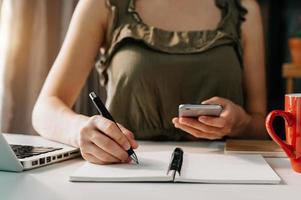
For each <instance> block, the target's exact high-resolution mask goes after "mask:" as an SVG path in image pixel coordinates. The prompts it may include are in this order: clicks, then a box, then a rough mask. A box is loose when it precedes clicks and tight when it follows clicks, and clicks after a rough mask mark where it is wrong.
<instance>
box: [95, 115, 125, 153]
mask: <svg viewBox="0 0 301 200" xmlns="http://www.w3.org/2000/svg"><path fill="white" fill-rule="evenodd" d="M92 120H94V124H95V126H96V127H97V128H98V129H99V130H100V131H102V132H103V133H104V134H106V135H108V136H109V137H110V138H112V139H113V140H114V141H116V142H117V143H118V144H119V145H120V146H122V147H123V148H124V149H125V150H128V149H130V147H131V146H130V142H129V141H128V139H127V137H126V136H125V135H124V134H123V133H122V132H121V131H120V130H119V128H118V127H117V126H116V124H115V123H114V122H112V121H110V120H108V119H106V118H104V117H102V116H94V117H92Z"/></svg>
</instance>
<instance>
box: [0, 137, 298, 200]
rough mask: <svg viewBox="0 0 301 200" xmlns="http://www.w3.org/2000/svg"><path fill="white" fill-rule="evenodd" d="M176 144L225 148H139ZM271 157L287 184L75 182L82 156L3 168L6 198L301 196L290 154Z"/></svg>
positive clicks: (1, 196)
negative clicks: (25, 167) (21, 169)
mask: <svg viewBox="0 0 301 200" xmlns="http://www.w3.org/2000/svg"><path fill="white" fill-rule="evenodd" d="M175 146H181V147H182V148H183V149H184V151H187V152H215V153H216V152H220V153H222V151H223V147H224V144H223V143H222V142H201V143H151V142H141V143H140V148H139V151H158V150H173V149H174V147H175ZM266 160H267V161H268V163H269V164H270V165H271V166H272V167H273V168H274V169H275V170H276V172H277V173H278V175H279V176H280V177H281V178H282V180H283V181H282V184H280V185H231V184H227V185H223V184H188V183H176V184H175V183H172V184H168V183H71V182H69V181H68V177H69V175H70V174H71V173H72V172H73V171H74V170H76V169H77V168H78V167H79V166H81V164H83V163H84V161H83V160H82V159H80V158H78V159H73V160H69V161H66V162H62V163H57V164H54V165H50V166H46V167H42V168H39V169H35V170H31V171H27V172H23V173H9V172H0V200H18V199H20V200H21V199H22V200H23V199H28V200H41V199H43V200H48V199H49V200H50V199H51V200H61V199H62V200H67V199H72V200H77V199H85V200H94V199H95V200H96V199H97V200H107V199H118V200H121V199H131V200H134V199H139V200H141V199H150V200H159V199H164V200H169V199H172V200H177V199H179V200H183V199H185V200H188V199H198V200H210V199H216V200H227V199H229V200H235V199H238V200H248V199H250V200H257V199H262V200H267V199H272V200H276V199H279V200H280V199H281V200H283V199H286V198H289V197H298V198H300V197H301V174H297V173H295V172H293V171H292V170H291V169H290V164H289V161H288V159H285V158H269V159H266ZM0 162H1V161H0ZM222 167H223V166H221V168H222ZM200 170H201V169H200Z"/></svg>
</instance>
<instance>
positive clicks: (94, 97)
mask: <svg viewBox="0 0 301 200" xmlns="http://www.w3.org/2000/svg"><path fill="white" fill-rule="evenodd" d="M89 97H90V98H91V100H92V102H93V104H94V105H95V107H96V109H97V110H98V112H99V114H100V115H102V116H103V117H105V118H107V119H109V120H111V121H112V122H114V123H115V124H116V126H117V127H118V128H119V126H118V125H117V123H116V121H115V120H114V119H113V117H112V115H111V114H110V112H109V111H108V110H107V109H106V107H105V105H104V104H103V103H102V102H101V100H100V98H99V97H98V96H97V95H96V94H95V93H94V92H91V93H90V94H89ZM119 130H120V132H122V131H121V129H120V128H119ZM127 153H128V155H129V156H130V157H131V158H132V159H133V160H134V161H135V163H137V164H139V162H138V157H137V155H136V153H135V152H134V150H133V149H132V147H130V149H129V150H127Z"/></svg>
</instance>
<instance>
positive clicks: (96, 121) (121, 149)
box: [78, 115, 138, 165]
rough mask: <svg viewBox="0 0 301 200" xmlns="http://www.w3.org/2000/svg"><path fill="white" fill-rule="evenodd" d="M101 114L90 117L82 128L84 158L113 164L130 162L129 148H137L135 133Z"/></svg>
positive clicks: (81, 139) (81, 138)
mask: <svg viewBox="0 0 301 200" xmlns="http://www.w3.org/2000/svg"><path fill="white" fill-rule="evenodd" d="M118 126H119V128H120V129H121V131H122V132H121V131H120V130H119V129H118V127H117V126H116V124H115V123H114V122H112V121H110V120H108V119H106V118H104V117H102V116H100V115H96V116H93V117H90V118H89V120H88V121H87V123H86V124H85V125H84V126H83V127H82V128H81V130H80V136H79V138H78V144H79V147H80V150H81V154H82V156H83V158H84V159H85V160H87V161H89V162H91V163H96V164H103V165H104V164H112V163H122V162H123V163H125V162H130V161H131V158H130V157H129V155H128V154H127V152H126V151H127V150H128V149H130V147H132V148H133V149H136V148H137V147H138V143H137V142H136V140H135V139H134V134H133V133H132V132H131V131H129V130H127V129H126V128H124V127H123V126H122V125H120V124H118Z"/></svg>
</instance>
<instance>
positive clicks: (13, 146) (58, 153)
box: [0, 133, 80, 172]
mask: <svg viewBox="0 0 301 200" xmlns="http://www.w3.org/2000/svg"><path fill="white" fill-rule="evenodd" d="M79 155H80V152H79V149H77V148H74V147H70V146H68V145H64V144H61V143H57V142H53V141H49V140H46V139H44V138H42V137H40V136H29V135H18V134H3V133H0V170H2V171H13V172H20V171H24V170H29V169H33V168H37V167H41V166H45V165H49V164H51V163H55V162H60V161H63V160H66V159H70V158H74V157H77V156H79Z"/></svg>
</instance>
